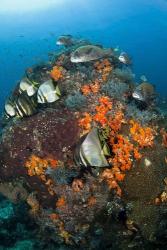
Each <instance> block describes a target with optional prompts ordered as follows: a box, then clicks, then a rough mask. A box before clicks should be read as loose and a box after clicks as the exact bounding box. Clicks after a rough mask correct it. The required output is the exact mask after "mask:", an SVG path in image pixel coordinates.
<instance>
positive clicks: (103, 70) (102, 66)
mask: <svg viewBox="0 0 167 250" xmlns="http://www.w3.org/2000/svg"><path fill="white" fill-rule="evenodd" d="M94 66H95V69H96V70H97V71H98V72H99V73H100V74H101V78H102V80H103V81H104V82H105V81H106V80H107V77H108V75H109V73H110V72H111V71H112V65H111V63H110V61H109V60H108V59H104V60H103V61H99V62H96V63H95V64H94Z"/></svg>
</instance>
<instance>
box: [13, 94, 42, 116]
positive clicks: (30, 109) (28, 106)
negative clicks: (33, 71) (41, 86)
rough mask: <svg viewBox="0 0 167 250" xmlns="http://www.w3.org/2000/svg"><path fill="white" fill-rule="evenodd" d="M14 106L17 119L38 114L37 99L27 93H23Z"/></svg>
mask: <svg viewBox="0 0 167 250" xmlns="http://www.w3.org/2000/svg"><path fill="white" fill-rule="evenodd" d="M14 105H15V110H16V116H17V117H25V116H31V115H33V114H34V113H36V112H37V102H36V98H33V97H32V98H31V97H28V96H27V93H25V92H23V93H21V95H20V96H19V97H18V99H17V100H16V101H15V103H14Z"/></svg>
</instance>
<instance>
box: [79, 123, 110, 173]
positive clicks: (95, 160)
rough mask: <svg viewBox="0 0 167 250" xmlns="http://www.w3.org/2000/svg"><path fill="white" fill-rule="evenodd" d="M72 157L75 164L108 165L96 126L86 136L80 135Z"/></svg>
mask: <svg viewBox="0 0 167 250" xmlns="http://www.w3.org/2000/svg"><path fill="white" fill-rule="evenodd" d="M74 159H75V162H76V164H79V165H81V166H85V167H91V166H92V167H99V168H100V167H107V166H109V164H108V162H107V160H106V157H105V153H104V152H103V148H102V145H101V142H100V139H99V134H98V130H97V129H96V128H94V129H92V130H91V131H90V132H89V133H88V134H87V135H86V136H83V137H81V139H80V142H79V144H78V145H77V147H76V151H75V154H74Z"/></svg>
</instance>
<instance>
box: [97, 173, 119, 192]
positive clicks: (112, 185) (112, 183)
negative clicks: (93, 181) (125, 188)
mask: <svg viewBox="0 0 167 250" xmlns="http://www.w3.org/2000/svg"><path fill="white" fill-rule="evenodd" d="M101 180H105V181H106V182H107V184H108V187H109V189H115V190H116V193H117V195H119V196H121V194H122V191H121V188H120V186H119V185H118V183H117V181H116V180H115V178H114V174H113V170H112V169H105V170H104V171H103V172H102V174H101Z"/></svg>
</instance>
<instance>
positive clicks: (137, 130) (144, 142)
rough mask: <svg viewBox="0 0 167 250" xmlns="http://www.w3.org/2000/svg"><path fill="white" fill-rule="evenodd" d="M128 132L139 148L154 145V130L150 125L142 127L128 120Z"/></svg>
mask: <svg viewBox="0 0 167 250" xmlns="http://www.w3.org/2000/svg"><path fill="white" fill-rule="evenodd" d="M130 125H131V128H130V133H131V136H132V138H133V140H134V141H135V142H137V143H138V144H139V146H140V147H141V148H144V147H149V146H150V147H152V146H153V145H154V137H155V131H154V130H153V129H152V128H150V127H142V126H141V125H140V124H139V123H138V122H135V121H134V120H130Z"/></svg>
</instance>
